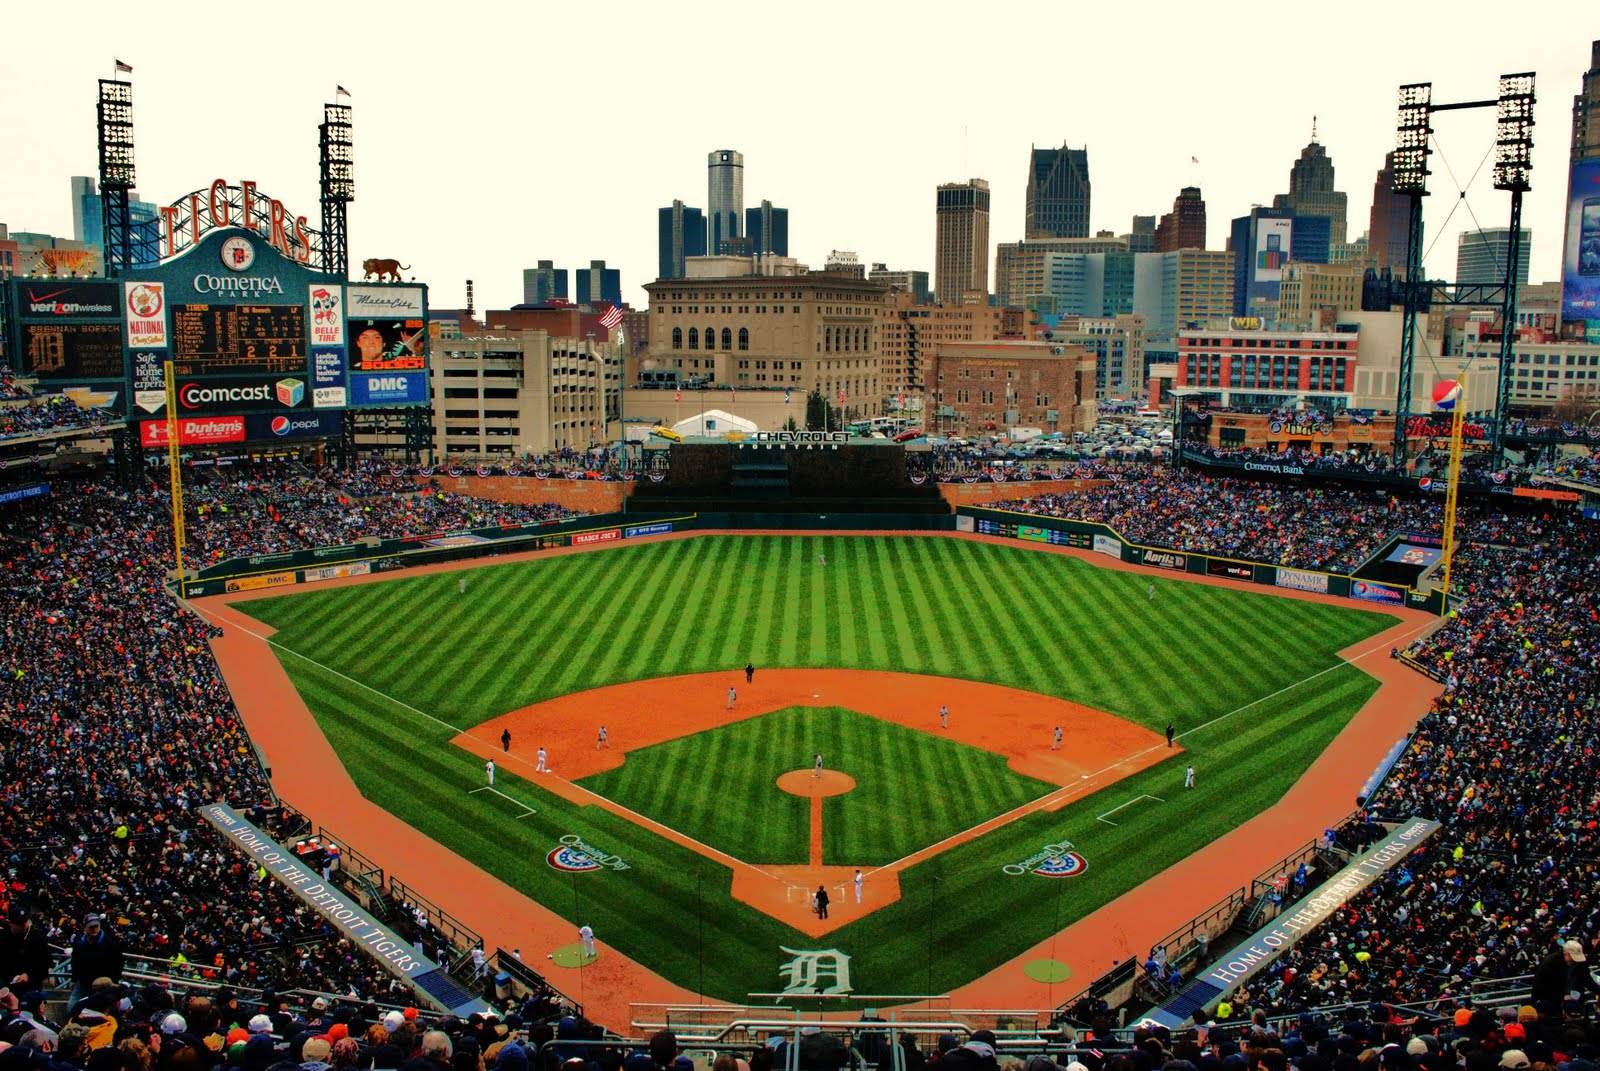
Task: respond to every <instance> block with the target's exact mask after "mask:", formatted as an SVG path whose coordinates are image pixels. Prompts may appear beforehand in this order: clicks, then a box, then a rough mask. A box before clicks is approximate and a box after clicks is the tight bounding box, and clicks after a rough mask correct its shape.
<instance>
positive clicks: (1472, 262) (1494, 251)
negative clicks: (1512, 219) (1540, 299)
mask: <svg viewBox="0 0 1600 1071" xmlns="http://www.w3.org/2000/svg"><path fill="white" fill-rule="evenodd" d="M1532 245H1533V230H1532V229H1531V228H1528V227H1524V228H1522V249H1521V252H1520V253H1519V254H1518V256H1517V283H1518V285H1523V284H1525V283H1527V281H1528V252H1529V248H1530V247H1531V246H1532ZM1510 255H1511V230H1510V228H1508V227H1489V228H1486V229H1484V230H1478V229H1477V228H1473V229H1471V230H1465V231H1462V232H1461V233H1460V234H1459V235H1457V237H1456V277H1455V280H1454V281H1455V282H1457V283H1489V284H1494V283H1503V282H1505V278H1506V258H1507V257H1509V256H1510Z"/></svg>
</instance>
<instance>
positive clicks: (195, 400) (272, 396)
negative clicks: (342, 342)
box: [177, 376, 311, 414]
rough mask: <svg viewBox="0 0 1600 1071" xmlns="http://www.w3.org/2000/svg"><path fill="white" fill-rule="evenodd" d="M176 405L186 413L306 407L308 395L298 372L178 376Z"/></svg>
mask: <svg viewBox="0 0 1600 1071" xmlns="http://www.w3.org/2000/svg"><path fill="white" fill-rule="evenodd" d="M177 394H178V408H179V409H180V410H182V411H183V412H185V413H196V414H200V413H216V412H224V411H232V412H238V411H240V410H241V409H243V410H263V409H265V410H274V409H307V408H310V406H311V396H310V395H309V394H308V393H307V391H306V381H305V378H304V377H301V376H281V377H278V376H274V377H264V376H261V377H250V378H244V379H199V380H196V379H181V380H179V381H178V391H177Z"/></svg>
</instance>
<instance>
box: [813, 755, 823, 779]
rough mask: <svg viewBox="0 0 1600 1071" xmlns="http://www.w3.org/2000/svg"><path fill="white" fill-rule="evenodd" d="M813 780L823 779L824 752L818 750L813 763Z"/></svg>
mask: <svg viewBox="0 0 1600 1071" xmlns="http://www.w3.org/2000/svg"><path fill="white" fill-rule="evenodd" d="M811 780H813V781H820V780H822V752H820V751H819V752H817V757H816V761H814V762H813V763H812V764H811Z"/></svg>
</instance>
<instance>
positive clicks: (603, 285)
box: [574, 260, 622, 305]
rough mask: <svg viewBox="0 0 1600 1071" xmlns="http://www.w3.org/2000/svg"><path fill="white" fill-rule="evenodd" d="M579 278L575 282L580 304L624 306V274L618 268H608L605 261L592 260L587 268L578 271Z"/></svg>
mask: <svg viewBox="0 0 1600 1071" xmlns="http://www.w3.org/2000/svg"><path fill="white" fill-rule="evenodd" d="M577 276H578V277H577V279H576V280H574V281H575V282H576V283H577V284H578V294H577V301H578V304H580V305H597V304H599V303H600V302H609V303H611V304H612V305H621V304H622V273H621V272H620V271H618V270H617V269H616V268H608V267H606V262H605V261H603V260H591V261H590V262H589V266H588V267H587V268H579V269H578V271H577Z"/></svg>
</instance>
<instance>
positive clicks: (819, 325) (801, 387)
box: [644, 257, 891, 417]
mask: <svg viewBox="0 0 1600 1071" xmlns="http://www.w3.org/2000/svg"><path fill="white" fill-rule="evenodd" d="M703 259H704V260H705V261H708V262H720V261H723V260H725V259H731V258H721V257H706V258H703ZM690 270H691V277H690V278H687V279H673V280H660V281H657V282H653V283H649V284H647V285H646V286H645V288H644V289H645V292H646V293H648V294H649V295H650V357H649V359H650V361H651V362H652V370H653V371H655V372H657V373H662V372H667V373H675V374H676V375H677V376H678V377H679V378H680V379H681V380H682V381H686V382H701V381H704V382H709V383H716V384H721V385H725V386H733V387H735V388H737V390H739V391H740V392H742V391H744V390H746V389H747V388H748V389H754V390H762V389H765V390H783V389H788V390H790V391H793V392H795V393H796V394H797V395H798V396H799V397H800V399H801V400H802V401H803V400H804V396H805V395H806V394H808V393H810V392H811V391H813V390H818V391H821V392H822V394H823V395H824V396H825V397H827V398H828V399H829V400H830V401H831V402H833V404H836V405H837V404H838V394H839V392H840V391H841V390H842V391H844V393H845V411H846V412H847V413H848V414H849V415H850V416H851V417H864V416H877V415H880V414H881V413H882V411H883V407H882V402H883V396H884V389H883V380H882V373H881V367H880V364H881V349H880V345H879V330H880V324H881V322H882V318H883V308H884V306H885V305H886V304H887V303H888V302H889V300H890V296H891V295H890V291H889V288H888V287H886V286H883V285H882V284H880V283H870V282H864V281H858V280H855V279H846V278H841V277H838V276H833V275H826V274H821V273H815V274H810V275H782V276H773V275H733V276H723V277H720V278H694V277H693V274H692V273H693V266H692V265H691V269H690ZM800 415H801V416H802V417H803V416H804V409H801V410H800Z"/></svg>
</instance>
